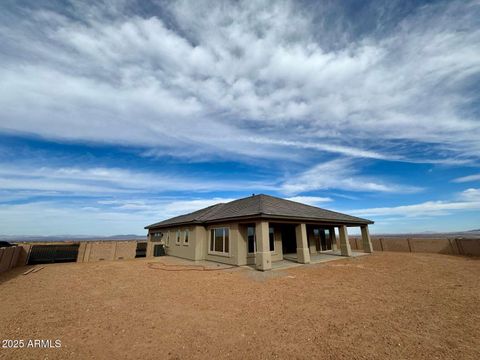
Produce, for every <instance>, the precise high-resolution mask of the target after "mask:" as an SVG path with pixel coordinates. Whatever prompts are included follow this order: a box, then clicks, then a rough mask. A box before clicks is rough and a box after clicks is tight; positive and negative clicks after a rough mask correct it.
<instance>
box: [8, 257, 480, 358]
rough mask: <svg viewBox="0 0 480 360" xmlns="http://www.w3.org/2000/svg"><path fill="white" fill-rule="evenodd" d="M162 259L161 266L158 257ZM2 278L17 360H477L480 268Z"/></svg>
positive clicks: (384, 263) (423, 262)
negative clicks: (45, 345) (30, 342)
mask: <svg viewBox="0 0 480 360" xmlns="http://www.w3.org/2000/svg"><path fill="white" fill-rule="evenodd" d="M162 260H163V259H162ZM24 271H25V269H24V268H23V269H15V270H13V271H11V272H10V273H7V274H2V275H0V301H1V304H2V305H1V307H0V334H1V337H2V338H3V339H61V341H62V348H60V349H17V350H11V349H0V358H12V359H27V358H31V359H38V358H45V357H47V358H49V359H56V358H58V359H65V358H67V357H68V358H78V359H87V358H93V357H95V358H109V359H130V358H144V359H163V358H167V359H180V358H181V359H187V358H202V359H211V358H235V359H245V358H247V359H253V358H255V359H257V358H265V359H266V358H323V359H478V358H480V313H479V308H480V290H479V289H480V260H479V259H473V258H464V257H456V256H447V255H434V254H402V253H375V254H374V255H373V256H365V257H360V258H356V259H346V260H340V261H334V262H330V263H326V264H319V265H310V266H302V267H296V268H292V269H289V270H281V271H275V272H271V273H270V274H261V273H256V272H253V271H252V270H248V269H241V268H237V269H230V270H223V271H209V272H205V271H187V272H181V271H180V272H166V271H163V270H154V269H151V268H149V267H148V266H147V261H146V260H136V261H134V260H132V261H118V262H102V263H86V264H54V265H49V266H46V267H45V268H44V269H42V270H41V271H39V272H37V273H31V274H29V275H26V276H23V275H22V273H23V272H24Z"/></svg>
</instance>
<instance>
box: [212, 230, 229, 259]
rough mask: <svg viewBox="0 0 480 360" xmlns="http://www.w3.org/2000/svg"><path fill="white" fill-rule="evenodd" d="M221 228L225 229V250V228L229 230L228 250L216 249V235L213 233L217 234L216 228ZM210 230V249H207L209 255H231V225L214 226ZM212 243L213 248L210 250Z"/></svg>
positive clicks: (223, 242)
mask: <svg viewBox="0 0 480 360" xmlns="http://www.w3.org/2000/svg"><path fill="white" fill-rule="evenodd" d="M219 229H222V230H223V241H222V244H223V250H225V229H227V230H228V252H225V251H223V252H219V251H215V242H214V241H213V240H214V238H215V236H214V235H213V234H215V230H219ZM209 232H210V235H209V236H208V251H207V253H208V254H209V255H216V256H225V257H230V248H231V247H230V234H231V231H230V227H229V226H218V227H213V228H210V229H209ZM212 235H213V236H212ZM212 243H213V250H210V249H211V248H212Z"/></svg>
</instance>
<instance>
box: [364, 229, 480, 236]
mask: <svg viewBox="0 0 480 360" xmlns="http://www.w3.org/2000/svg"><path fill="white" fill-rule="evenodd" d="M372 235H374V236H377V237H378V236H389V237H417V238H455V237H466V238H472V237H473V238H480V229H478V230H468V231H455V232H435V231H424V232H420V233H403V234H400V233H391V234H388V233H383V234H373V233H372Z"/></svg>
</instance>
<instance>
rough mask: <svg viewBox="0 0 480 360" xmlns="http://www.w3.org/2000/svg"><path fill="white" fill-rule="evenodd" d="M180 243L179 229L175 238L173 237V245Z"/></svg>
mask: <svg viewBox="0 0 480 360" xmlns="http://www.w3.org/2000/svg"><path fill="white" fill-rule="evenodd" d="M180 244H181V240H180V229H178V230H177V233H176V238H175V245H180Z"/></svg>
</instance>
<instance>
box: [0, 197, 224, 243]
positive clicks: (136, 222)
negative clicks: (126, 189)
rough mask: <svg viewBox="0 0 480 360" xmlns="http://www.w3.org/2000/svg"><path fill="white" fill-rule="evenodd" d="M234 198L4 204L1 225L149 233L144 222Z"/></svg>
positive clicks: (10, 229)
mask: <svg viewBox="0 0 480 360" xmlns="http://www.w3.org/2000/svg"><path fill="white" fill-rule="evenodd" d="M232 200H233V199H231V198H220V197H214V198H206V199H189V200H174V199H169V198H155V199H135V200H101V201H98V202H97V204H98V206H82V203H81V202H70V203H68V204H65V203H58V202H52V201H39V202H30V203H28V204H0V228H1V229H2V233H3V234H9V235H25V234H28V235H58V234H59V233H64V234H76V235H116V234H138V235H142V234H145V230H144V226H146V225H149V224H151V223H154V222H157V221H161V220H164V219H167V218H170V217H173V216H176V215H181V214H184V213H188V212H192V211H195V210H199V209H201V208H204V207H207V206H210V205H213V204H217V203H219V202H228V201H232Z"/></svg>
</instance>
